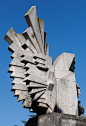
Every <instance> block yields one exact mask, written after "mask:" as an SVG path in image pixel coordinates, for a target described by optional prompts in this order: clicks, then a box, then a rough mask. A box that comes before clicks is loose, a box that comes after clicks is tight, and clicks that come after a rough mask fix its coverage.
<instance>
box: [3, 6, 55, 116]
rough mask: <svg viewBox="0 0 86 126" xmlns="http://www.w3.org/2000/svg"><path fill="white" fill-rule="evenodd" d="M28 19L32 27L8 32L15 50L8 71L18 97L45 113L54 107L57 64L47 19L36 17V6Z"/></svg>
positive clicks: (11, 47) (35, 109) (12, 48)
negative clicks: (54, 61) (51, 49)
mask: <svg viewBox="0 0 86 126" xmlns="http://www.w3.org/2000/svg"><path fill="white" fill-rule="evenodd" d="M25 19H26V22H27V24H28V26H29V27H28V28H27V29H26V30H25V31H24V32H23V33H22V34H19V33H15V31H14V29H13V28H11V29H10V30H9V31H8V32H7V34H6V36H5V40H6V41H7V42H8V43H9V44H10V46H9V48H8V49H9V51H11V52H12V55H11V58H12V61H11V63H10V65H9V66H10V69H9V70H8V72H10V73H12V74H11V76H10V77H11V78H13V81H12V85H13V88H12V91H14V96H17V101H21V100H23V103H22V106H23V107H25V108H29V109H30V111H31V112H37V113H39V114H43V113H47V112H49V111H50V112H51V111H53V109H54V106H53V104H54V102H55V101H54V100H53V99H54V97H55V93H53V92H54V89H55V87H54V80H55V79H54V66H53V65H52V57H50V56H49V55H48V51H49V46H48V44H46V32H44V20H42V19H40V18H38V17H37V11H36V6H33V7H31V9H30V10H29V11H28V12H27V13H26V14H25ZM52 100H53V101H52ZM52 103H53V104H52Z"/></svg>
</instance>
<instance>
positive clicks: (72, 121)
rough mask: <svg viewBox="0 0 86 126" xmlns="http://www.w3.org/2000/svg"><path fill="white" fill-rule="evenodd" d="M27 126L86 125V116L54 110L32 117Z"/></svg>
mask: <svg viewBox="0 0 86 126" xmlns="http://www.w3.org/2000/svg"><path fill="white" fill-rule="evenodd" d="M25 126H86V118H85V117H77V116H73V115H66V114H59V113H55V112H54V113H52V114H46V115H42V116H39V117H35V118H31V119H29V121H28V122H27V123H26V125H25Z"/></svg>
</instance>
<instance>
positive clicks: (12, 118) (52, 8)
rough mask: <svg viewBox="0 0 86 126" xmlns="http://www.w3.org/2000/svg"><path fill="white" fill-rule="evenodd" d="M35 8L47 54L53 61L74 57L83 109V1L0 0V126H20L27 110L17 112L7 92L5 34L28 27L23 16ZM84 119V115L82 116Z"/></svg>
mask: <svg viewBox="0 0 86 126" xmlns="http://www.w3.org/2000/svg"><path fill="white" fill-rule="evenodd" d="M33 5H36V6H37V12H38V17H39V18H42V19H44V20H45V32H47V43H48V44H49V54H50V56H52V59H53V61H54V59H55V58H56V57H57V56H58V55H60V54H61V53H62V52H69V53H74V54H76V56H75V57H76V65H75V67H76V69H75V73H76V82H77V83H78V85H79V86H80V88H81V96H80V98H79V100H81V104H82V105H83V106H84V108H85V109H86V0H0V125H1V126H14V125H15V124H16V125H19V126H23V124H22V123H21V120H28V118H29V117H28V115H30V114H31V113H29V110H28V109H24V108H21V104H22V102H17V98H16V97H13V92H11V88H12V85H11V81H12V80H11V79H10V78H9V76H10V74H8V73H7V71H8V69H9V67H8V65H9V63H10V62H11V58H10V56H11V53H10V52H9V51H8V46H9V44H8V43H7V42H6V41H5V40H4V36H5V34H6V33H7V32H8V30H9V29H10V28H11V27H13V28H14V30H15V32H16V33H22V32H23V31H24V30H25V29H26V28H27V27H28V26H27V23H26V21H25V18H24V15H25V13H26V12H27V11H28V10H29V9H30V7H31V6H33ZM85 115H86V112H85Z"/></svg>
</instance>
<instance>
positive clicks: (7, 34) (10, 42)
mask: <svg viewBox="0 0 86 126" xmlns="http://www.w3.org/2000/svg"><path fill="white" fill-rule="evenodd" d="M13 34H15V31H14V29H13V27H11V28H10V30H9V31H8V32H7V33H6V35H5V37H4V39H5V40H6V41H7V42H8V43H9V44H12V43H13V41H12V39H11V38H10V35H13Z"/></svg>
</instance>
